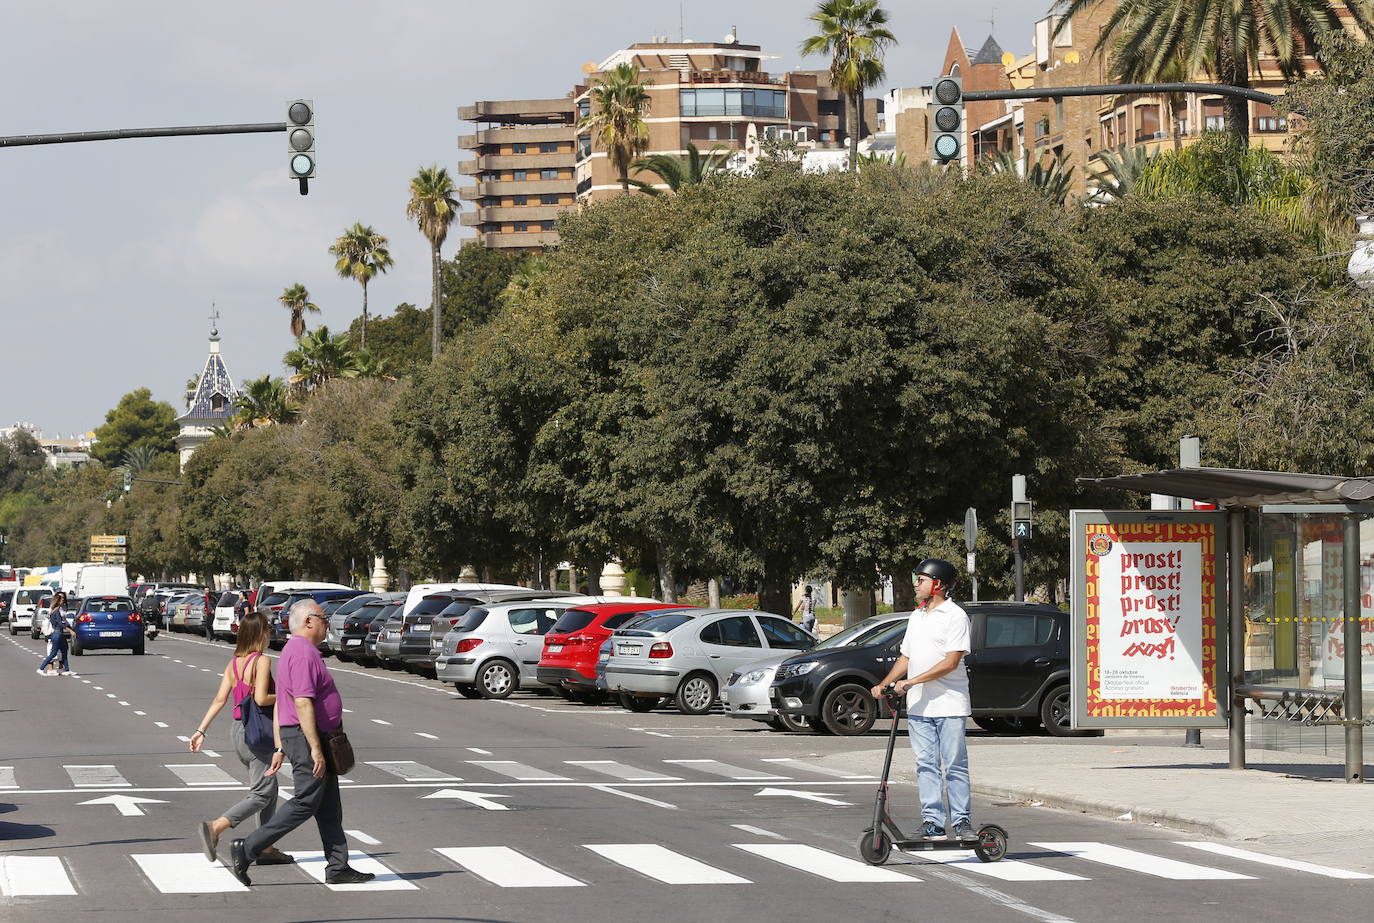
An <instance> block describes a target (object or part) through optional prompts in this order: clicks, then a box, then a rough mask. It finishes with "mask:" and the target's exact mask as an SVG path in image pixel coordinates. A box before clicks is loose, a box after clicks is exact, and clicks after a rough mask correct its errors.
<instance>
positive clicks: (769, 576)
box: [759, 565, 792, 619]
mask: <svg viewBox="0 0 1374 923" xmlns="http://www.w3.org/2000/svg"><path fill="white" fill-rule="evenodd" d="M759 611H760V612H771V613H773V614H774V615H780V616H782V617H783V618H785V619H790V618H791V617H792V581H791V579H790V575H789V576H788V577H783V576H782V575H780V574H778V573H776V572H775V571H774V570H773V569H772V568H769V567H768V566H767V565H765V566H764V571H763V577H762V578H761V579H760V580H759Z"/></svg>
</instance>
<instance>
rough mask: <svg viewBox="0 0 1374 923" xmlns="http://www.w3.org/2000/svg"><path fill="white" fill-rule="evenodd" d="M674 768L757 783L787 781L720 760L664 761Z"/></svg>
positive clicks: (783, 778) (786, 777) (782, 777)
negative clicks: (685, 767) (687, 768)
mask: <svg viewBox="0 0 1374 923" xmlns="http://www.w3.org/2000/svg"><path fill="white" fill-rule="evenodd" d="M663 762H665V763H670V764H672V765H674V766H687V767H689V768H691V769H699V770H701V771H702V772H709V773H711V774H712V775H716V776H725V778H727V779H753V780H757V781H760V782H762V781H765V780H766V781H770V782H773V781H778V780H787V779H788V778H789V777H788V776H775V775H770V774H769V773H766V772H759V771H758V770H756V769H745V768H743V767H741V766H731V765H730V764H729V763H722V762H721V761H720V760H664V761H663Z"/></svg>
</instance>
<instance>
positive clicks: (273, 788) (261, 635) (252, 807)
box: [190, 613, 296, 865]
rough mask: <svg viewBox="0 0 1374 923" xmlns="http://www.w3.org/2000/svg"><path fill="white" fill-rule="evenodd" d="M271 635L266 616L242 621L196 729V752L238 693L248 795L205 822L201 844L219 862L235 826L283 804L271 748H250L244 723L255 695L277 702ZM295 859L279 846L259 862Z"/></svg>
mask: <svg viewBox="0 0 1374 923" xmlns="http://www.w3.org/2000/svg"><path fill="white" fill-rule="evenodd" d="M270 639H271V634H270V633H269V632H268V630H267V619H265V618H264V617H263V616H262V615H259V614H256V613H255V614H253V615H250V616H248V617H247V618H245V619H244V620H243V623H242V624H241V625H239V633H238V641H237V644H236V645H235V647H234V656H233V657H232V658H231V659H230V660H229V662H228V663H227V664H225V666H224V672H223V673H222V674H221V675H220V681H219V691H218V692H216V693H215V698H214V700H213V701H212V702H211V703H210V707H209V708H208V709H206V711H205V717H204V718H201V719H200V724H199V725H197V726H196V730H195V733H194V734H192V735H191V744H190V747H191V752H192V753H199V752H200V748H201V747H202V746H204V745H205V736H206V729H207V728H209V727H210V723H211V722H212V721H214V720H215V717H216V716H217V715H218V714H219V713H220V711H222V710H223V708H224V706H225V705H226V704H227V703H228V702H229V700H230V698H231V697H232V699H233V702H234V725H233V727H232V728H231V729H230V731H229V736H230V739H231V740H233V743H234V753H235V754H236V755H237V756H238V758H239V762H241V763H242V764H243V765H244V768H245V769H247V770H248V797H246V798H244V799H242V800H241V801H239V802H238V803H237V804H235V805H234V806H233V807H232V808H230V809H229V810H227V811H225V812H224V814H222V815H221V816H219V817H216V818H215V819H214V820H207V821H202V822H201V825H200V844H201V846H202V847H203V848H204V849H205V858H206V859H208V860H209V861H211V862H214V861H215V851H216V849H217V848H218V846H219V838H220V834H222V833H224V831H226V830H228V829H230V828H231V827H237V826H238V825H239V824H241V823H243V821H244V820H245V819H247V818H249V817H251V816H252V815H254V814H256V815H258V826H259V827H261V826H262V825H263V824H266V823H267V822H268V821H269V820H271V819H272V814H273V812H274V811H275V810H276V808H277V777H276V775H269V774H268V773H267V767H268V764H270V763H271V762H272V754H271V752H269V751H261V752H259V751H255V750H253V749H252V748H251V747H249V746H248V741H247V740H246V739H245V737H244V726H243V714H244V711H245V710H246V708H247V699H248V698H249V697H250V696H251V697H252V698H253V701H254V702H257V703H258V705H260V706H261V707H263V708H271V707H273V706H274V705H275V704H276V701H277V697H276V695H275V694H274V693H273V692H272V665H271V664H270V663H269V662H268V660H267V658H266V657H264V656H262V652H263V650H264V649H266V647H267V642H268V641H269V640H270ZM294 861H296V860H295V859H294V858H292V857H291V856H288V855H287V854H286V853H284V852H281V851H280V850H278V849H277V848H276V847H273V848H272V849H270V850H264V851H263V853H262V855H260V856H259V857H258V865H286V864H288V863H291V862H294Z"/></svg>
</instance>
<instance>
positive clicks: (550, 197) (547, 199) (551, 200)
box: [539, 192, 558, 205]
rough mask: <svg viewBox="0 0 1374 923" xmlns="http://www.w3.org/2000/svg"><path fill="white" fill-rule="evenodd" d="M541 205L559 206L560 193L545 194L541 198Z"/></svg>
mask: <svg viewBox="0 0 1374 923" xmlns="http://www.w3.org/2000/svg"><path fill="white" fill-rule="evenodd" d="M539 204H540V205H557V204H558V193H556V192H545V193H543V194H542V195H540V196H539Z"/></svg>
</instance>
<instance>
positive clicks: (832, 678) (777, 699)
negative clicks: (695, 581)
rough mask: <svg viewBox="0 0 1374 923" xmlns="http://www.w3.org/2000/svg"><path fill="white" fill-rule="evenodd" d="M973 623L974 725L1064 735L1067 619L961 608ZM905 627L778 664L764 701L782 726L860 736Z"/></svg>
mask: <svg viewBox="0 0 1374 923" xmlns="http://www.w3.org/2000/svg"><path fill="white" fill-rule="evenodd" d="M959 605H960V606H962V607H963V609H964V611H965V612H967V613H968V615H969V619H970V621H971V625H970V630H971V637H970V639H969V642H970V645H971V646H972V648H973V649H972V650H971V651H970V652H969V654H968V655H967V656H966V657H965V658H964V665H965V668H966V669H967V670H968V676H969V694H970V697H971V699H972V701H973V721H974V723H975V724H977V725H978V726H979V727H981V728H984V729H986V730H1029V729H1031V728H1034V727H1036V726H1038V725H1039V724H1041V723H1043V724H1044V725H1045V730H1047V731H1048V732H1049V733H1050V734H1051V735H1053V736H1055V737H1071V736H1079V735H1080V734H1081V733H1083V732H1078V731H1074V730H1073V729H1072V728H1071V727H1070V714H1069V707H1070V697H1069V617H1068V613H1066V612H1062V611H1060V610H1059V609H1057V608H1055V607H1054V606H1048V605H1044V604H1042V603H1017V602H978V603H965V602H960V603H959ZM905 631H906V623H905V621H900V622H892V623H889V624H888V625H887V626H885V627H884V628H883V629H882V630H880V631H876V632H875V633H874V634H873V635H872V637H871V640H870V642H869V643H868V644H864V645H859V646H853V647H841V648H834V649H828V650H816V651H813V652H809V653H806V654H801V655H799V656H797V657H793V658H791V659H789V660H787V661H784V662H783V663H782V664H781V665H780V666H779V667H778V671H777V676H776V678H775V679H774V681H773V686H772V689H771V690H770V691H769V697H770V699H771V702H772V705H773V707H774V708H775V709H777V711H778V714H779V716H780V717H781V718H783V719H784V723H786V724H789V725H794V726H795V725H796V724H797V723H799V722H798V719H801V718H805V720H806V721H807V723H809V724H810V725H811V726H812V727H813V728H815V729H817V730H820V731H824V732H828V733H832V734H845V735H852V734H863V733H866V732H867V731H868V729H869V728H871V727H872V726H873V722H874V721H875V720H876V719H877V717H878V705H877V702H875V701H874V700H873V696H872V695H871V694H870V693H869V690H870V689H871V688H872V687H873V686H875V685H877V684H878V683H879V682H881V681H882V680H883V678H884V677H885V676H886V675H887V673H888V671H889V670H890V669H891V668H892V664H893V662H894V661H895V660H896V659H897V657H898V656H899V655H900V650H899V648H900V646H901V643H902V636H903V635H904V634H905Z"/></svg>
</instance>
